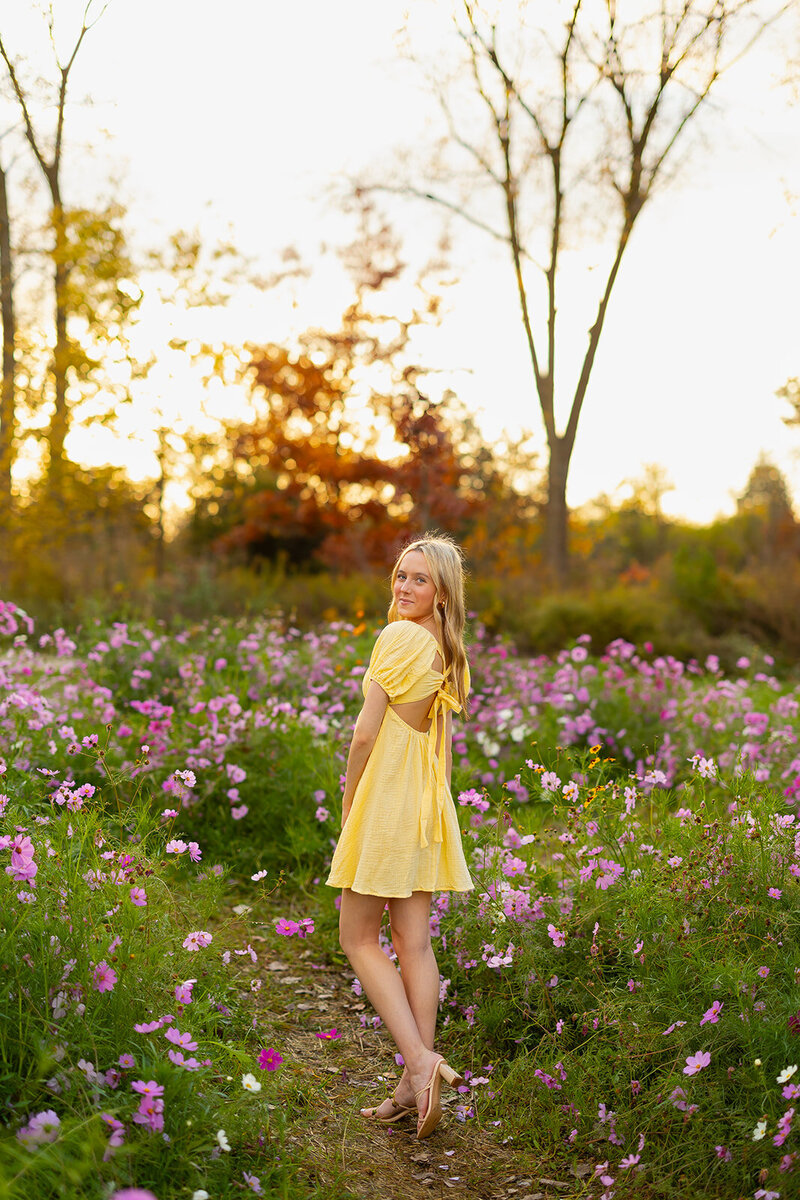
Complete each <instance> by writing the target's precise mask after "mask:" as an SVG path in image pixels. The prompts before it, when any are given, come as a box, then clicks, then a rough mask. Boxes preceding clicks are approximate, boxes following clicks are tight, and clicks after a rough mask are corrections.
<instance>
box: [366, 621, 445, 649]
mask: <svg viewBox="0 0 800 1200" xmlns="http://www.w3.org/2000/svg"><path fill="white" fill-rule="evenodd" d="M431 641H434V642H435V641H436V639H435V638H434V636H433V634H432V633H429V632H428V630H427V629H423V627H422V626H421V625H417V623H416V622H415V621H390V622H389V624H388V625H385V626H384V628H383V629H382V630H381V631H380V633H379V634H378V638H377V641H376V643H375V644H376V646H380V647H381V648H382V649H383V648H386V649H388V648H389V647H395V646H397V647H405V646H413V645H420V646H423V645H426V644H428V643H430V642H431Z"/></svg>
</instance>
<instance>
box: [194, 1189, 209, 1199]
mask: <svg viewBox="0 0 800 1200" xmlns="http://www.w3.org/2000/svg"><path fill="white" fill-rule="evenodd" d="M192 1200H209V1195H208V1192H207V1191H206V1189H205V1188H198V1189H197V1191H196V1192H192Z"/></svg>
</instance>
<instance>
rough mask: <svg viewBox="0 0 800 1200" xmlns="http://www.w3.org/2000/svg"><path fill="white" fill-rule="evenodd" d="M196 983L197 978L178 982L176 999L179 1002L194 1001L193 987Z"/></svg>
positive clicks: (188, 1002) (187, 1002)
mask: <svg viewBox="0 0 800 1200" xmlns="http://www.w3.org/2000/svg"><path fill="white" fill-rule="evenodd" d="M196 983H197V980H196V979H187V980H186V981H185V982H184V983H179V984H178V986H177V987H176V988H175V999H176V1000H177V1001H178V1003H179V1004H191V1003H192V988H193V987H194V985H195V984H196Z"/></svg>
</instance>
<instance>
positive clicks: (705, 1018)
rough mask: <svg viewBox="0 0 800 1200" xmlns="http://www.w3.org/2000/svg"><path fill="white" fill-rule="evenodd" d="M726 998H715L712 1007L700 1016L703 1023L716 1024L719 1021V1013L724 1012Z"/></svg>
mask: <svg viewBox="0 0 800 1200" xmlns="http://www.w3.org/2000/svg"><path fill="white" fill-rule="evenodd" d="M724 1003H725V1001H724V1000H715V1001H714V1003H713V1004H712V1005H711V1008H709V1009H707V1010H706V1011H705V1012H704V1013H703V1015H702V1017H701V1018H700V1024H701V1025H706V1024H709V1025H716V1024H717V1022H718V1021H719V1014H720V1013H721V1012H722V1007H723V1005H724Z"/></svg>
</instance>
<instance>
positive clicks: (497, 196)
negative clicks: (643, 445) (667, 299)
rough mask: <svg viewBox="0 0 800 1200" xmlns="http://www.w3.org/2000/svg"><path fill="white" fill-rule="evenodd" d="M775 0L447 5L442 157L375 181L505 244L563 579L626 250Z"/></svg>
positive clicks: (776, 8) (549, 533) (549, 546)
mask: <svg viewBox="0 0 800 1200" xmlns="http://www.w3.org/2000/svg"><path fill="white" fill-rule="evenodd" d="M768 2H769V0H674V2H670V0H636V2H635V3H626V2H625V0H619V2H617V0H570V3H564V0H530V2H528V3H526V2H525V0H520V3H519V4H516V5H512V4H511V3H509V2H507V0H495V2H494V3H493V4H492V3H490V2H489V0H487V3H484V4H481V3H477V2H475V0H456V5H455V10H454V28H455V34H456V44H457V45H458V46H459V47H460V53H459V54H458V61H457V66H456V67H455V68H454V70H453V71H452V72H451V73H450V75H449V77H448V74H447V68H446V60H443V59H442V58H441V57H440V59H439V61H438V62H437V63H436V65H435V68H434V70H433V71H431V72H429V82H430V85H431V87H432V88H433V90H434V92H435V94H436V96H437V99H438V101H439V104H440V106H441V109H442V112H443V114H444V117H445V120H446V123H447V129H448V135H447V138H446V139H445V142H444V146H443V153H444V158H440V159H439V161H438V164H437V166H436V168H435V169H434V171H433V178H432V179H431V177H430V175H429V177H428V179H427V180H426V181H425V183H424V184H423V185H421V186H414V185H412V184H409V183H407V182H404V183H402V184H399V185H397V186H382V188H381V190H388V191H395V192H399V193H402V194H404V195H409V194H411V195H415V196H418V197H420V198H424V199H425V200H427V201H430V202H432V203H433V204H435V205H438V206H440V207H441V208H443V209H445V210H447V211H448V212H451V213H456V214H458V215H459V216H460V217H462V218H464V219H466V220H467V221H468V222H469V223H470V224H471V225H473V226H475V227H477V228H479V229H481V230H483V231H484V232H485V233H487V234H489V235H491V236H492V237H493V238H495V239H496V240H498V241H499V242H501V243H503V244H504V245H506V246H507V247H508V249H509V250H510V254H511V260H512V263H513V271H514V281H515V287H516V292H517V295H518V299H519V305H520V310H521V315H522V324H523V327H524V332H525V338H526V342H527V348H528V352H529V356H530V363H531V368H532V374H533V381H534V385H535V391H536V396H537V398H538V403H539V407H540V409H541V414H542V418H543V422H544V428H545V432H546V436H547V445H548V449H549V463H548V492H547V507H546V514H545V557H546V561H547V563H548V565H549V567H550V569H551V571H552V574H553V577H554V579H555V580H556V581H558V582H564V581H565V580H566V578H567V574H568V515H569V514H568V510H567V501H566V489H567V478H568V473H569V466H570V460H571V457H572V452H573V449H574V446H575V438H576V434H577V431H578V425H579V421H580V417H581V411H582V409H583V404H584V401H585V398H586V393H587V389H588V385H589V380H590V377H591V374H592V369H593V367H594V363H595V359H596V355H597V348H598V345H599V342H600V338H601V335H602V332H603V326H604V323H605V320H606V314H607V311H608V306H609V302H610V299H611V294H612V291H613V289H614V285H615V283H616V280H617V277H618V274H619V270H620V265H621V263H622V259H623V256H624V254H625V251H626V250H627V248H628V245H629V243H630V239H631V234H632V232H633V229H634V226H635V225H636V223H637V221H638V219H639V216H640V214H641V212H642V210H643V209H644V207H645V205H646V204H647V203H648V201H649V200H650V199H651V197H652V195H653V194H654V191H655V189H656V185H657V184H660V183H661V182H662V180H663V179H664V178H665V177H666V169H667V166H668V164H670V163H672V161H673V160H674V159H675V157H676V148H677V147H678V145H679V143H681V142H683V141H684V140H685V134H686V130H687V129H688V128H689V126H690V124H691V123H692V121H693V120H694V118H695V117H696V116H697V114H698V112H699V111H700V110H701V109H702V108H703V107H704V106H705V105H706V104H707V103H708V100H709V97H710V96H711V93H712V91H713V89H714V87H715V85H716V84H717V82H718V80H719V79H720V77H721V76H722V74H723V73H724V72H725V71H726V70H728V68H729V67H730V66H731V65H732V64H733V63H734V62H736V61H738V60H739V59H740V58H741V57H742V56H743V55H744V54H746V53H747V51H748V50H749V49H750V47H751V46H752V45H753V44H754V43H755V42H756V40H757V39H758V38H759V37H760V35H761V34H762V33H763V31H764V29H765V28H766V27H767V26H768V25H769V24H770V23H771V22H773V21H774V20H776V19H777V17H778V16H779V15H781V14H782V13H784V12H785V11H786V10H787V9H788V8H789V7H791V4H792V0H790V2H789V3H787V4H783V5H780V2H779V0H775V3H774V4H773V5H772V8H771V9H770V11H769V12H768V13H767V12H765V4H766V3H768ZM490 10H491V11H490ZM534 19H535V20H536V24H533V23H532V22H533V21H534ZM465 182H466V187H465V186H464V185H465ZM587 229H591V232H592V236H593V238H594V240H595V241H596V242H597V243H598V245H599V247H600V248H601V250H602V251H603V253H604V254H605V259H606V261H605V265H604V266H603V267H602V269H598V270H597V271H596V272H595V273H594V274H593V275H592V276H591V278H590V281H589V283H588V286H590V287H591V286H592V283H591V280H594V279H599V280H600V282H599V286H598V285H596V284H595V285H594V286H595V288H596V291H595V298H594V302H593V304H594V307H593V309H592V313H591V316H590V317H589V318H588V320H589V322H590V323H589V328H588V344H587V346H586V350H585V352H584V355H583V359H582V361H581V362H580V364H579V366H578V370H577V371H576V377H575V378H574V379H573V380H569V381H568V382H567V384H566V385H565V384H564V383H563V382H562V376H563V374H564V372H563V366H564V364H563V359H564V357H565V356H564V354H563V353H561V354H559V350H560V349H563V347H562V342H561V338H560V337H559V336H557V333H558V331H559V329H560V328H561V326H560V322H559V321H558V319H557V318H558V314H559V310H560V309H561V310H562V316H563V311H564V310H566V311H569V308H570V307H572V308H575V307H576V306H577V307H578V308H580V307H581V304H582V302H583V297H582V296H581V297H578V296H576V294H575V292H574V291H573V292H570V293H568V294H566V296H565V294H564V293H565V284H564V279H563V273H562V271H561V267H562V259H563V255H564V252H565V250H568V249H571V248H572V247H573V246H574V245H576V244H577V242H578V241H579V240H580V239H581V238H585V237H586V234H587ZM534 268H538V277H537V275H536V274H534V273H533V269H534ZM557 380H558V397H559V398H561V397H564V398H565V399H566V401H567V402H568V409H567V418H566V424H565V425H563V424H560V423H559V420H558V416H557V411H556V410H557V389H556V383H557Z"/></svg>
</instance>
